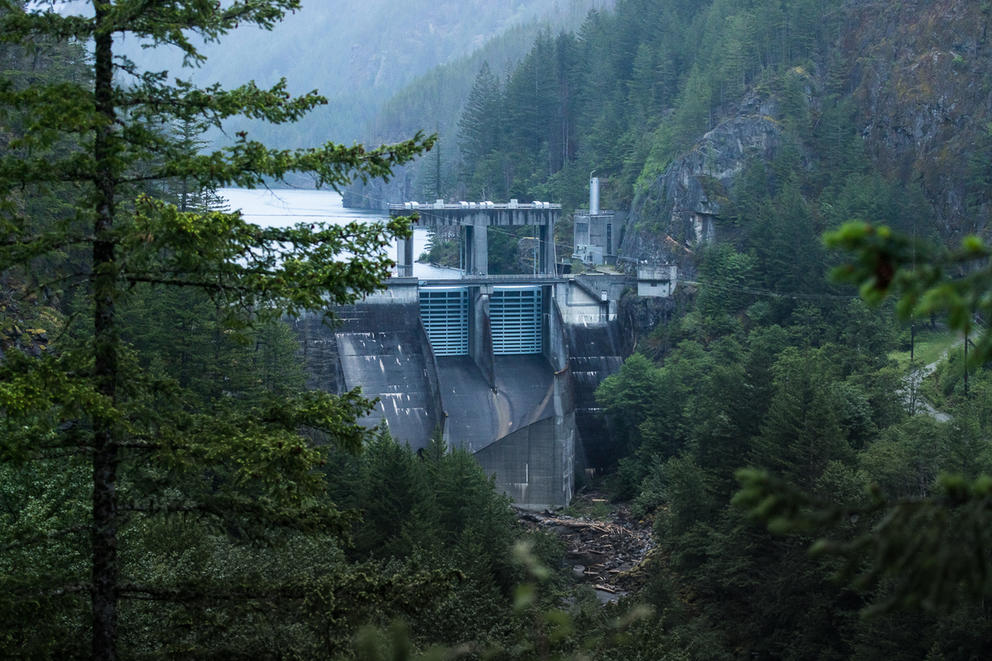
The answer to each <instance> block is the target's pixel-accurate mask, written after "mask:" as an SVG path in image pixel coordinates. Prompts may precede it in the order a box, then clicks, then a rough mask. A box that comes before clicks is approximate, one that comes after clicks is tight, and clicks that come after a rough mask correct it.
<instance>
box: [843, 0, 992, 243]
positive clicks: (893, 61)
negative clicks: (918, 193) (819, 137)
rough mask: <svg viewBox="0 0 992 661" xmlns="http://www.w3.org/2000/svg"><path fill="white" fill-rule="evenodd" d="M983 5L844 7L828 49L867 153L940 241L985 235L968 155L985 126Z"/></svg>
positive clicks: (972, 156) (977, 158)
mask: <svg viewBox="0 0 992 661" xmlns="http://www.w3.org/2000/svg"><path fill="white" fill-rule="evenodd" d="M990 21H992V3H989V2H985V1H979V0H902V1H901V2H895V3H887V2H867V1H865V0H859V1H856V2H851V3H850V4H849V5H848V7H847V16H846V21H845V25H844V30H843V32H842V34H841V36H840V39H839V40H838V43H837V48H838V51H839V52H840V53H843V54H844V55H846V58H845V59H844V64H845V65H846V67H847V72H846V73H847V76H846V79H847V83H848V86H849V89H850V90H851V93H852V95H853V96H854V98H855V100H856V102H857V104H858V108H859V111H860V120H861V123H862V135H863V137H864V139H865V141H866V144H867V146H868V148H869V152H870V153H871V155H872V156H873V157H874V159H875V161H876V162H877V163H878V165H879V167H881V168H882V169H883V170H884V171H886V173H887V174H889V175H892V176H895V177H898V178H899V179H901V180H903V181H905V182H909V181H919V182H920V183H921V184H922V186H923V189H924V192H925V193H926V195H927V197H928V199H929V200H930V202H931V204H932V205H933V207H934V216H935V220H936V221H937V223H938V226H939V228H940V229H941V230H942V232H943V233H945V234H946V235H956V234H959V233H961V232H963V231H975V230H978V231H981V230H984V229H986V228H987V227H988V225H989V200H988V193H987V192H986V191H984V190H982V189H983V188H984V186H983V185H982V183H983V182H980V181H979V180H980V179H981V178H982V176H981V174H980V170H981V169H982V168H986V169H987V168H988V167H989V163H990V162H989V161H986V162H985V163H982V162H981V160H982V158H983V157H985V155H983V154H980V153H978V152H979V149H980V147H981V145H982V144H983V142H984V141H985V139H986V137H985V136H986V135H987V127H988V122H989V120H990V118H992V48H990V44H989V42H988V31H989V23H990Z"/></svg>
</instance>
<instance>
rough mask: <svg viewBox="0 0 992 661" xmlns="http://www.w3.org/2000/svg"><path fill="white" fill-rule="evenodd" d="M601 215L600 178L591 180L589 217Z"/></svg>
mask: <svg viewBox="0 0 992 661" xmlns="http://www.w3.org/2000/svg"><path fill="white" fill-rule="evenodd" d="M597 214H599V177H592V178H591V179H590V180H589V215H590V216H595V215H597Z"/></svg>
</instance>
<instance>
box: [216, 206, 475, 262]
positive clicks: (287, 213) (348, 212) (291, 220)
mask: <svg viewBox="0 0 992 661" xmlns="http://www.w3.org/2000/svg"><path fill="white" fill-rule="evenodd" d="M217 193H218V194H219V195H220V196H221V197H223V198H224V199H226V200H227V201H228V202H229V203H230V205H231V209H232V210H234V209H240V210H241V214H242V216H244V218H245V220H247V221H248V222H251V223H255V224H256V225H265V226H268V227H288V226H290V225H295V224H296V223H308V222H311V223H312V222H326V223H334V224H337V225H343V224H345V223H349V222H351V221H353V220H358V221H365V222H369V223H381V222H384V221H385V220H387V219H388V215H387V214H386V213H385V212H382V211H368V210H364V209H346V208H345V207H344V205H343V204H342V202H341V196H340V195H339V194H338V193H336V192H334V191H333V190H307V189H302V188H275V189H266V188H260V189H254V190H248V189H243V188H221V189H219V190H218V191H217ZM426 249H427V230H425V229H415V230H414V231H413V254H414V257H417V256H419V255H420V254H421V253H423V252H424V251H425V250H426ZM389 256H390V257H391V258H392V259H393V261H396V245H395V244H394V245H393V246H392V247H391V248H390V253H389ZM413 275H414V276H416V277H418V278H421V279H424V280H429V279H436V278H458V277H461V271H459V270H458V269H451V268H444V267H439V266H432V265H430V264H420V263H416V264H414V265H413Z"/></svg>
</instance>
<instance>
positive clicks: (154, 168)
mask: <svg viewBox="0 0 992 661" xmlns="http://www.w3.org/2000/svg"><path fill="white" fill-rule="evenodd" d="M60 9H63V10H64V11H60ZM299 9H300V2H299V0H236V1H234V2H224V3H218V2H213V0H209V1H208V0H186V1H180V0H165V1H162V2H147V0H93V1H92V4H91V5H90V7H89V10H88V11H86V12H84V13H79V14H75V13H72V12H73V11H74V10H75V7H74V6H73V5H71V4H70V3H68V2H56V1H55V0H53V1H52V2H45V3H25V2H23V1H21V0H2V1H0V42H2V43H4V44H9V45H16V46H17V47H23V48H27V49H32V48H35V49H37V48H40V47H41V45H42V44H45V43H50V42H55V43H58V42H69V43H76V44H86V47H87V48H88V49H90V51H91V53H90V61H91V63H92V65H91V66H92V70H91V72H90V75H89V76H88V77H85V78H82V79H80V78H75V79H65V80H59V81H55V82H51V81H45V80H40V81H28V82H26V83H24V82H22V81H18V80H15V79H14V78H12V77H11V76H8V75H4V76H3V77H2V78H0V125H4V124H7V123H8V122H10V121H11V120H12V118H15V117H17V118H27V119H26V120H25V121H27V122H28V125H27V126H26V128H25V129H24V130H23V131H21V132H20V133H19V135H18V136H17V137H16V138H15V139H12V140H11V141H10V144H9V148H8V149H6V150H5V151H4V152H3V153H2V154H0V214H2V215H0V270H2V271H3V272H4V273H5V274H6V273H8V272H14V271H20V272H25V271H29V270H31V269H32V268H35V267H36V266H37V265H38V264H39V263H52V262H45V261H44V260H50V258H51V257H52V255H60V254H62V255H64V254H66V253H68V252H70V251H73V252H74V253H78V254H81V255H86V257H85V258H81V259H79V260H76V261H71V262H70V261H66V260H61V261H57V260H56V261H55V262H54V263H57V264H60V266H59V267H58V270H57V271H56V272H53V273H51V274H50V282H49V283H48V284H49V286H51V287H56V286H57V287H59V288H60V289H61V290H64V292H63V293H65V292H69V290H73V291H74V292H76V293H78V294H79V295H80V296H81V298H80V300H82V301H85V305H84V306H83V308H82V311H81V312H80V314H79V315H78V316H77V322H76V323H74V324H72V325H69V326H67V327H66V329H65V332H64V337H65V339H64V341H63V342H61V343H60V344H59V345H58V347H53V348H52V350H50V351H48V352H46V353H44V354H43V355H41V356H40V357H36V358H31V357H29V356H26V355H14V354H13V353H12V354H11V355H8V356H6V357H5V361H4V363H3V364H0V371H2V372H3V373H2V374H0V382H3V383H4V384H5V385H4V387H3V388H2V392H0V411H2V412H3V416H0V417H2V418H3V422H2V423H0V424H2V429H0V459H2V460H4V461H9V462H14V464H15V465H18V466H24V465H27V464H28V463H30V462H32V461H36V460H42V459H51V458H52V455H53V454H54V455H60V456H63V457H66V456H68V457H71V456H74V455H82V456H85V457H87V458H88V459H87V461H88V466H89V468H88V473H89V476H90V494H91V507H90V518H89V520H88V521H85V522H84V523H83V525H82V526H81V528H82V529H85V530H86V531H88V533H89V537H90V539H89V544H90V547H89V560H88V565H89V574H90V575H89V577H88V578H84V577H79V578H80V580H79V583H78V584H77V585H76V586H74V587H67V586H65V585H53V584H44V582H41V583H36V584H34V585H19V586H18V588H19V589H23V590H26V592H20V593H18V594H17V595H14V596H13V597H12V598H17V597H18V596H20V597H25V596H31V597H35V598H37V596H38V595H46V598H50V597H51V595H53V594H60V595H65V594H72V593H76V594H80V593H81V594H89V595H90V606H89V608H90V612H91V631H92V656H93V658H97V659H113V658H116V656H117V638H118V604H119V601H120V599H122V598H124V597H127V596H139V597H144V598H150V597H156V596H159V597H160V596H162V595H166V596H169V597H170V598H180V597H181V596H182V595H181V593H182V590H172V591H167V590H162V589H159V588H157V587H156V586H150V585H142V584H141V583H140V582H138V581H136V580H134V579H133V577H126V576H123V575H122V574H121V559H120V547H121V544H122V535H121V534H122V531H123V530H124V529H125V527H126V525H127V522H128V520H129V518H130V517H133V516H140V515H145V514H148V513H155V512H174V511H190V512H196V513H197V514H198V515H199V516H204V517H212V518H215V519H217V520H218V521H228V522H229V523H230V522H231V520H232V517H242V518H243V517H248V518H251V519H256V520H262V521H264V522H267V525H294V526H306V525H310V526H323V527H325V528H326V526H328V525H331V524H333V520H334V519H335V515H334V512H333V511H331V510H329V509H327V508H326V507H324V506H323V505H321V504H320V501H319V500H318V499H316V498H315V497H314V494H315V493H317V492H319V490H320V489H321V480H320V477H319V475H318V474H317V473H316V472H315V470H314V469H315V467H316V466H317V465H319V463H320V461H321V456H322V451H321V450H320V449H319V448H316V447H313V446H312V445H310V444H309V443H308V442H307V441H306V440H305V439H304V437H302V436H301V435H300V434H299V429H300V428H304V427H311V428H317V429H321V430H324V431H326V432H328V434H329V436H330V438H332V439H333V440H334V441H335V442H337V443H338V444H340V445H342V446H344V447H351V448H354V447H357V445H358V444H359V443H360V442H361V439H362V435H363V432H362V430H361V428H360V427H359V426H358V425H357V423H356V417H357V416H358V415H359V414H361V413H362V412H363V411H365V410H366V407H367V404H366V403H365V402H364V401H363V400H361V398H360V397H359V396H358V395H357V393H351V394H349V395H347V396H344V397H341V398H338V397H332V396H329V395H324V394H318V393H313V392H299V393H297V394H296V395H295V396H293V397H287V398H281V399H278V398H273V399H271V401H268V402H264V403H257V405H256V406H254V407H250V408H249V407H243V406H238V405H236V403H232V405H231V406H230V410H227V411H225V412H223V413H218V412H217V411H210V412H203V411H196V410H192V411H191V410H187V409H185V408H184V407H183V405H182V403H183V397H182V395H181V394H176V393H174V392H173V393H170V392H169V390H170V388H172V386H170V385H168V384H165V383H162V382H157V381H156V380H155V378H153V376H152V375H150V374H148V373H147V372H145V371H143V370H142V369H141V367H140V360H138V361H136V360H135V359H134V356H133V353H132V352H131V351H130V349H129V348H128V346H127V343H126V342H125V341H124V339H123V336H124V333H125V331H126V329H125V328H123V327H122V319H123V317H122V315H123V313H124V311H125V310H126V309H127V306H128V302H129V295H130V293H131V292H132V291H133V288H134V287H136V286H138V285H150V286H153V287H180V288H189V289H193V290H200V291H203V292H205V293H207V294H209V295H210V297H211V298H212V299H213V302H214V304H215V305H216V306H217V308H218V309H219V310H221V312H222V315H221V316H222V318H223V319H224V321H225V322H226V324H227V326H228V328H229V329H230V330H232V331H235V332H236V331H237V329H238V328H244V327H245V326H246V325H247V324H251V323H255V322H259V321H262V320H265V319H272V318H278V317H279V316H281V315H283V314H294V313H298V312H301V311H303V310H308V309H324V308H326V306H327V305H328V304H329V303H335V302H338V303H340V302H348V301H353V300H356V299H357V298H359V297H360V296H362V295H363V294H365V293H367V292H369V291H371V290H373V289H375V288H376V287H377V286H378V284H379V282H380V281H381V279H382V278H384V277H385V276H386V275H387V273H388V270H387V269H388V268H389V266H390V262H389V260H388V258H387V257H386V256H385V255H384V254H383V252H382V250H383V248H384V247H385V246H387V245H389V243H390V241H391V239H392V238H393V237H394V236H396V235H405V234H406V233H407V232H408V231H409V230H408V227H407V225H406V223H405V222H404V221H394V222H391V223H390V224H389V225H388V226H385V227H378V226H376V227H366V226H361V225H357V224H351V225H347V226H325V225H323V224H314V225H309V224H307V225H298V226H296V227H292V228H281V229H270V228H262V227H258V226H254V225H251V224H249V223H247V222H245V221H244V220H243V219H242V218H241V217H240V215H239V214H238V213H225V212H222V211H210V210H205V211H197V210H186V211H181V210H179V209H177V207H176V206H174V205H172V204H169V203H167V202H165V201H162V200H160V199H156V198H155V197H153V196H151V195H148V194H147V191H149V190H151V188H150V187H151V184H152V183H153V182H156V181H163V180H172V181H177V180H178V181H188V182H191V185H194V186H195V187H196V188H198V189H211V188H213V187H219V186H230V185H237V186H243V187H256V186H260V185H263V184H265V183H266V182H269V181H280V180H282V179H283V178H284V177H286V176H287V175H289V174H291V173H309V174H311V175H312V176H313V177H314V179H315V181H316V183H317V185H319V186H331V187H334V188H337V187H338V186H341V185H343V184H345V183H347V182H348V181H349V180H350V179H352V178H360V179H363V180H365V179H368V178H371V177H386V176H388V175H389V174H390V172H391V168H392V167H394V166H395V165H398V164H400V163H403V162H405V161H408V160H410V159H411V158H412V157H414V156H415V155H416V154H418V153H420V152H421V151H423V150H424V149H428V148H429V147H430V145H431V144H432V139H431V138H424V137H423V136H421V135H419V134H418V135H417V136H416V137H415V138H413V139H412V140H410V141H407V142H403V143H401V144H397V145H393V146H389V147H382V148H379V149H375V150H366V149H365V148H363V147H361V146H357V145H356V146H352V147H344V146H340V145H336V144H326V145H323V146H321V147H317V148H312V149H301V150H293V151H288V150H280V149H273V148H270V147H267V146H265V145H262V144H260V143H258V142H255V141H252V140H250V139H249V138H248V137H247V135H245V134H239V136H238V139H237V141H236V142H235V143H234V144H233V145H231V146H229V147H226V148H223V149H220V150H218V151H215V152H213V153H207V154H200V153H192V152H191V151H190V150H189V149H188V148H187V147H188V145H184V144H183V141H182V140H177V139H176V138H175V137H174V136H173V135H172V134H170V131H169V128H170V127H172V126H175V125H182V124H183V123H186V122H193V123H197V122H207V123H209V124H212V125H215V126H220V125H221V124H222V122H223V121H224V120H225V119H227V118H230V117H234V116H237V115H244V116H247V117H249V118H254V119H263V120H267V121H268V122H271V123H284V122H292V121H295V120H297V119H299V118H300V117H302V116H304V115H305V114H306V113H307V112H308V111H310V110H312V109H313V108H315V107H317V106H319V105H321V104H324V103H326V100H325V99H324V98H323V97H321V96H320V95H318V94H317V93H316V92H311V93H307V94H304V95H302V96H300V97H295V98H294V97H291V96H290V95H289V94H288V92H287V89H286V83H285V81H280V82H279V83H277V84H276V85H275V86H273V87H272V88H270V89H262V88H259V87H257V86H256V85H255V84H254V83H248V84H246V85H243V86H241V87H238V88H236V89H229V90H228V89H223V88H221V87H220V86H219V85H211V86H208V87H203V88H200V87H196V86H194V85H193V84H191V83H190V82H186V81H183V80H181V79H177V78H175V77H174V75H173V76H170V75H169V73H168V72H164V71H161V72H160V71H146V70H142V69H141V68H140V67H138V66H137V65H136V64H135V63H134V62H131V61H129V60H128V59H126V58H124V57H122V56H120V55H119V54H118V52H117V50H116V47H117V44H118V43H119V42H120V40H121V39H123V38H124V37H127V38H130V39H136V40H138V41H139V42H140V43H142V44H147V45H150V46H158V47H175V48H178V49H180V50H181V51H182V53H183V54H184V58H185V62H186V64H188V65H195V64H196V63H198V62H200V61H202V60H203V59H204V56H203V55H202V54H201V53H200V52H199V51H198V49H197V45H196V44H197V43H199V42H200V41H203V42H213V41H217V40H219V39H220V38H221V37H222V36H223V35H224V34H226V33H227V32H228V31H230V30H232V29H234V28H235V27H238V26H239V25H254V26H258V27H261V28H264V29H270V28H272V27H273V26H274V24H275V23H276V22H277V21H279V20H280V19H281V18H282V17H283V16H284V14H285V13H286V12H291V11H292V12H295V11H297V10H299ZM65 187H69V188H70V189H71V191H72V192H73V196H72V197H71V201H72V203H73V208H71V210H70V211H69V212H68V213H67V214H65V217H64V218H63V219H62V221H61V222H59V223H58V224H50V225H48V226H46V227H38V226H37V225H36V223H34V222H33V220H32V218H31V217H30V214H29V213H27V206H26V205H25V203H24V202H23V200H25V199H32V198H37V197H40V196H43V195H45V194H46V193H50V192H51V191H53V190H58V189H64V188H65ZM343 252H348V253H351V254H353V255H354V257H353V258H351V259H350V260H348V261H342V260H340V259H339V255H340V254H342V253H343ZM74 287H75V289H74ZM46 291H48V290H41V291H38V292H36V295H43V294H44V293H45V292H46ZM66 295H68V294H66ZM87 327H88V330H87ZM170 405H171V406H170ZM66 461H68V460H66ZM137 465H145V466H147V465H155V466H158V467H160V468H161V469H162V470H163V472H165V473H166V474H177V473H178V474H184V475H185V476H186V478H187V480H191V481H192V482H196V481H197V479H198V478H199V481H201V482H203V481H204V480H205V479H207V477H206V473H208V472H210V471H213V473H212V474H211V475H210V477H209V480H213V482H212V484H210V485H209V486H208V487H207V488H204V489H202V490H200V491H198V492H195V493H190V492H185V493H176V491H175V490H172V491H170V490H168V489H165V488H162V487H161V485H158V488H154V487H156V485H147V484H141V483H139V482H137V481H135V480H129V479H128V478H129V477H133V473H134V472H135V470H136V468H135V467H136V466H137ZM209 480H208V481H209ZM143 488H147V489H146V491H142V489H143ZM125 498H127V499H128V500H127V501H126V502H125ZM140 499H145V500H144V502H145V503H146V504H145V505H141V506H138V505H136V504H135V502H136V501H139V502H140ZM147 503H153V504H147ZM15 578H16V577H15ZM12 580H13V579H12ZM15 583H16V581H15Z"/></svg>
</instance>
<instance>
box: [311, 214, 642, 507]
mask: <svg viewBox="0 0 992 661" xmlns="http://www.w3.org/2000/svg"><path fill="white" fill-rule="evenodd" d="M413 213H417V214H418V216H419V218H418V220H417V223H418V224H419V226H427V227H433V228H438V227H442V226H449V227H450V226H457V227H459V228H460V229H461V231H460V232H459V236H460V244H461V246H460V249H461V252H462V255H463V262H462V263H463V264H465V265H466V268H465V270H464V272H463V273H462V274H461V277H454V278H449V279H444V280H421V279H418V278H414V277H411V271H410V268H411V267H412V264H413V254H412V253H413V244H412V240H410V241H401V242H400V244H399V246H398V252H399V254H398V259H397V271H398V274H397V276H396V277H393V278H390V279H389V281H388V282H387V283H386V288H385V290H384V291H382V292H379V293H376V294H374V295H371V296H368V297H366V298H365V299H364V300H363V301H362V302H361V303H358V304H355V305H349V306H341V307H339V308H336V309H335V310H334V314H335V316H336V317H337V319H338V320H339V323H338V324H337V325H336V326H334V327H331V326H328V325H327V324H324V323H322V318H321V316H319V315H312V316H307V317H303V318H301V319H299V320H297V321H296V324H297V332H298V334H299V336H300V337H301V340H302V344H303V351H304V358H305V361H306V363H307V371H308V374H310V376H311V380H312V385H314V386H316V387H321V388H324V389H328V390H332V391H337V392H344V391H347V390H351V389H352V388H355V387H361V388H362V391H363V393H364V394H365V395H366V396H367V397H370V398H372V397H375V398H378V403H377V405H376V408H375V410H374V411H373V412H372V413H371V414H370V415H369V416H368V418H366V419H365V420H364V421H363V424H367V425H383V426H385V427H387V428H388V429H389V432H390V434H391V435H392V436H393V438H395V439H396V440H397V441H399V442H400V443H407V444H409V445H410V446H411V447H412V448H414V449H417V450H419V449H422V448H425V447H427V446H428V445H429V443H430V442H431V438H432V437H433V436H435V435H437V434H440V435H441V436H442V437H443V439H444V440H445V442H446V443H447V444H448V446H449V447H453V448H461V449H464V450H466V451H468V452H470V453H472V454H473V455H474V456H475V457H476V459H477V460H478V461H479V463H480V464H481V465H482V467H483V469H484V470H485V471H486V472H487V473H488V474H490V475H493V476H495V480H496V484H497V486H498V487H499V488H500V489H501V490H502V491H503V492H505V493H506V494H507V495H509V496H510V497H511V498H513V499H514V501H516V502H517V503H518V504H519V505H521V506H525V507H533V508H544V507H549V506H561V505H566V504H568V502H569V501H570V499H571V497H572V491H573V483H574V474H575V471H576V469H577V468H584V467H586V466H588V465H597V460H598V457H599V456H601V455H603V454H604V453H605V451H606V448H605V447H604V442H605V438H606V434H605V429H604V428H603V423H602V420H601V416H599V415H598V414H597V412H598V409H596V404H595V399H594V396H593V393H594V391H595V388H596V386H598V385H599V383H600V382H601V381H602V380H603V379H604V378H605V377H606V376H608V375H609V374H612V373H613V372H615V371H616V370H617V369H619V367H620V364H621V363H622V361H623V358H624V355H623V350H622V346H621V342H620V337H619V332H618V324H617V321H616V318H617V314H616V312H617V301H618V300H619V297H620V294H621V293H622V291H623V290H624V288H625V287H627V286H629V285H630V282H628V280H627V279H626V278H625V277H623V276H605V275H604V276H577V277H562V276H558V275H556V274H555V256H554V255H555V253H554V241H553V237H554V223H555V222H556V221H557V220H558V218H559V216H560V214H561V207H560V206H559V205H551V204H548V203H546V202H534V203H532V204H519V203H517V202H516V201H515V200H511V201H510V202H509V203H508V204H502V205H496V204H493V203H490V202H479V203H465V202H463V203H460V204H455V205H452V204H444V203H443V202H437V203H433V204H419V203H410V202H408V203H406V204H403V205H391V206H390V215H392V216H394V217H395V216H409V215H412V214H413ZM511 225H530V226H534V227H536V228H537V229H538V235H539V241H540V242H539V259H538V260H537V262H536V268H535V270H536V271H537V272H536V273H532V274H519V275H490V274H489V273H488V246H487V232H488V230H489V228H492V227H498V226H511Z"/></svg>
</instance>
